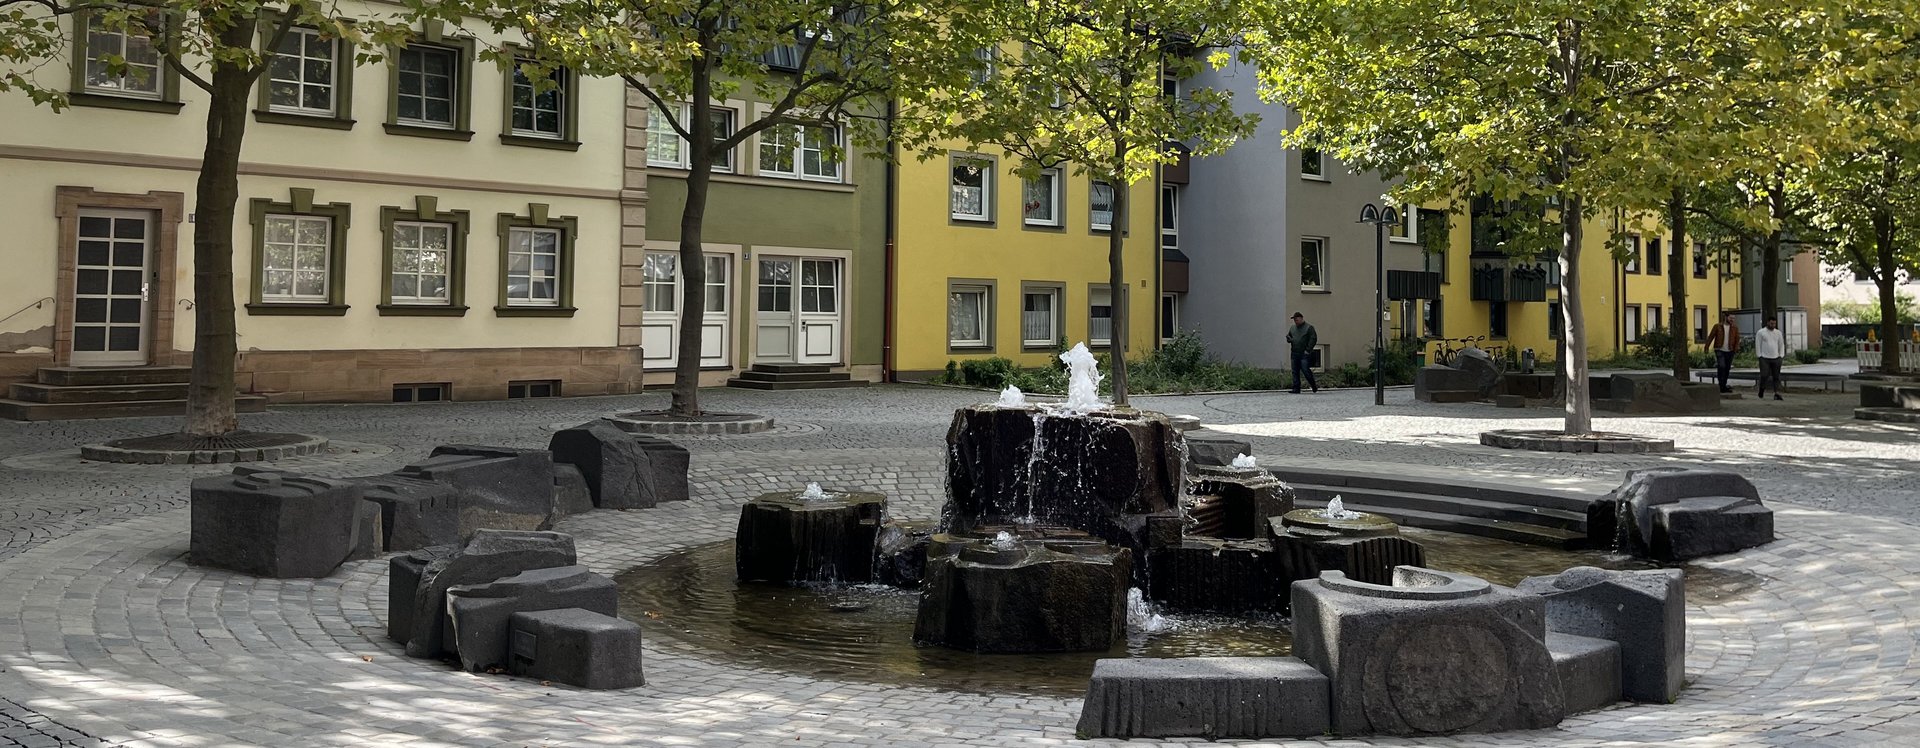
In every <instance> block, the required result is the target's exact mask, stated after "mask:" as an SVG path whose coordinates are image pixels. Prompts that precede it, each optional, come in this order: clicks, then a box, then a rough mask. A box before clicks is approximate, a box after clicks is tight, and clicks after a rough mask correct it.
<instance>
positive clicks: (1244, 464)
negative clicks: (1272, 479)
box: [1233, 455, 1260, 470]
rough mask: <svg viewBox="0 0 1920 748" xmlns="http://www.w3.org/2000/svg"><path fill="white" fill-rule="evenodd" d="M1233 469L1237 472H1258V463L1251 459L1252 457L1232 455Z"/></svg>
mask: <svg viewBox="0 0 1920 748" xmlns="http://www.w3.org/2000/svg"><path fill="white" fill-rule="evenodd" d="M1233 467H1234V468H1235V469H1238V470H1259V469H1260V463H1259V462H1258V461H1256V460H1254V459H1253V455H1234V456H1233Z"/></svg>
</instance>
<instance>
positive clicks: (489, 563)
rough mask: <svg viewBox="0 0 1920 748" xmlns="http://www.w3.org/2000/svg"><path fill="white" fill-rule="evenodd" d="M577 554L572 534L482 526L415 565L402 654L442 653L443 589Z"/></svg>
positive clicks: (564, 562)
mask: <svg viewBox="0 0 1920 748" xmlns="http://www.w3.org/2000/svg"><path fill="white" fill-rule="evenodd" d="M577 558H578V557H577V556H576V555H575V553H574V548H573V536H571V535H567V534H564V533H557V532H541V531H534V530H485V529H483V530H479V531H477V532H475V533H474V534H473V539H472V540H470V541H468V542H467V545H466V546H465V547H464V548H461V549H460V550H459V551H458V552H457V553H452V554H447V555H444V556H439V557H437V558H433V560H431V561H430V562H428V563H427V564H426V565H425V566H424V567H422V568H421V570H420V576H419V581H418V582H417V583H416V584H415V586H414V591H413V598H412V601H413V614H412V616H411V617H410V618H409V619H408V626H407V632H406V633H407V634H408V639H407V654H408V655H410V656H413V657H439V656H440V655H441V654H442V653H443V652H445V651H446V643H445V642H444V641H443V638H442V637H443V633H444V629H445V626H446V618H447V589H448V588H450V587H455V586H458V585H466V584H484V583H486V582H491V581H493V580H496V579H500V578H502V577H509V576H513V575H515V574H519V573H520V572H523V571H528V570H532V569H546V568H551V567H555V566H572V565H573V564H574V563H575V562H576V561H577ZM393 568H395V569H398V568H399V566H398V565H396V566H395V567H393ZM388 594H389V595H392V594H393V593H392V592H391V591H390V592H389V593H388ZM397 602H398V601H396V602H390V603H389V605H394V604H397Z"/></svg>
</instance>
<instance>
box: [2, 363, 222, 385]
mask: <svg viewBox="0 0 1920 748" xmlns="http://www.w3.org/2000/svg"><path fill="white" fill-rule="evenodd" d="M192 374H193V370H192V369H191V368H188V367H185V366H112V367H104V366H103V367H92V366H48V367H43V368H41V369H40V370H39V371H38V372H37V373H36V374H35V378H36V379H37V380H39V382H40V383H41V384H51V385H56V386H62V387H91V386H100V385H110V384H184V383H186V382H187V380H188V378H189V377H191V376H192Z"/></svg>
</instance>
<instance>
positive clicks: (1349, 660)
mask: <svg viewBox="0 0 1920 748" xmlns="http://www.w3.org/2000/svg"><path fill="white" fill-rule="evenodd" d="M1393 582H1394V584H1393V586H1391V587H1386V586H1380V585H1374V584H1367V583H1365V582H1356V581H1352V580H1349V579H1347V578H1346V577H1345V576H1344V575H1342V574H1340V573H1339V572H1331V571H1330V572H1326V573H1325V574H1322V575H1321V577H1320V578H1319V579H1309V580H1301V581H1299V582H1295V583H1294V585H1293V651H1294V654H1295V655H1296V656H1298V657H1299V658H1300V659H1302V660H1305V661H1306V662H1307V663H1308V664H1310V665H1313V666H1314V667H1315V668H1316V669H1318V670H1319V671H1320V672H1321V673H1324V674H1326V676H1327V679H1328V680H1329V681H1330V682H1331V686H1330V690H1331V696H1332V698H1331V712H1332V716H1333V718H1332V723H1333V732H1334V734H1336V735H1375V734H1385V735H1417V734H1441V733H1458V732H1497V731H1501V730H1527V729H1540V728H1545V727H1552V726H1554V725H1556V724H1558V723H1559V722H1560V718H1561V716H1562V709H1563V708H1564V704H1565V698H1564V695H1563V694H1562V693H1561V691H1560V682H1559V679H1558V677H1557V676H1556V675H1555V673H1554V669H1553V661H1552V659H1551V657H1550V656H1549V655H1548V653H1547V645H1546V621H1545V619H1546V600H1545V599H1543V598H1541V597H1540V596H1538V595H1530V594H1525V593H1521V592H1516V591H1514V590H1511V589H1508V588H1505V587H1497V586H1494V585H1491V584H1488V583H1487V582H1485V581H1483V580H1480V579H1477V578H1474V577H1471V576H1467V575H1465V574H1449V573H1446V572H1438V571H1433V570H1430V569H1420V568H1415V567H1407V566H1403V567H1400V568H1399V569H1396V570H1395V573H1394V579H1393Z"/></svg>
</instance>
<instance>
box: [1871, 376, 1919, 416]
mask: <svg viewBox="0 0 1920 748" xmlns="http://www.w3.org/2000/svg"><path fill="white" fill-rule="evenodd" d="M1860 407H1862V408H1900V409H1903V410H1920V383H1904V382H1886V383H1868V382H1862V383H1861V384H1860Z"/></svg>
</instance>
